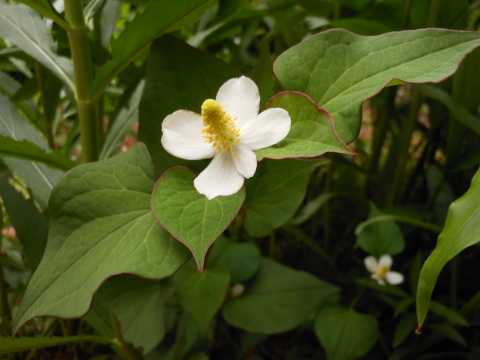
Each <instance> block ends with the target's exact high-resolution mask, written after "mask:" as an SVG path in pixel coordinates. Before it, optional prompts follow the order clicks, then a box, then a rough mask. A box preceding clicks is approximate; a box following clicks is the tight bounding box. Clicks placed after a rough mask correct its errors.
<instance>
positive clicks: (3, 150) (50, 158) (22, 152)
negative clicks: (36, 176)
mask: <svg viewBox="0 0 480 360" xmlns="http://www.w3.org/2000/svg"><path fill="white" fill-rule="evenodd" d="M0 157H15V158H18V159H23V160H29V161H36V162H40V163H43V164H45V165H48V166H50V167H52V168H56V169H60V170H69V169H71V168H72V167H73V166H74V165H75V163H74V162H73V161H72V160H70V159H69V158H68V157H67V156H65V155H64V154H62V153H59V152H52V153H46V152H45V151H44V150H43V149H41V148H40V147H38V145H36V144H34V143H31V142H29V141H27V140H21V141H19V140H14V139H12V138H9V137H6V136H3V135H0Z"/></svg>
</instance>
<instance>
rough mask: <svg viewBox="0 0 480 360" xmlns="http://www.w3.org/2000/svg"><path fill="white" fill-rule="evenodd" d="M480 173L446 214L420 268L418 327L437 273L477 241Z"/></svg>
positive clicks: (421, 323) (424, 313)
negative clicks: (441, 227) (430, 249)
mask: <svg viewBox="0 0 480 360" xmlns="http://www.w3.org/2000/svg"><path fill="white" fill-rule="evenodd" d="M479 202H480V170H478V171H477V173H476V174H475V176H474V177H473V179H472V184H471V186H470V188H469V189H468V191H467V192H466V193H465V194H464V195H463V196H462V197H460V198H459V199H457V200H455V201H454V202H453V203H452V205H450V208H449V210H448V213H447V219H446V221H445V226H444V228H443V231H442V232H441V234H440V235H439V237H438V242H437V246H436V247H435V249H434V250H433V252H432V253H431V254H430V256H429V257H428V259H427V260H426V261H425V264H424V265H423V268H422V271H421V272H420V279H419V280H418V290H417V318H418V327H419V328H421V327H422V326H423V322H424V321H425V317H426V316H427V311H428V307H429V303H430V298H431V296H432V292H433V288H434V287H435V283H436V282H437V278H438V275H439V274H440V271H441V270H442V268H443V267H444V266H445V264H446V263H447V262H448V261H449V260H450V259H452V258H453V257H454V256H455V255H457V254H458V253H460V252H461V251H462V250H464V249H465V248H467V247H469V246H471V245H474V244H477V243H478V242H479V241H480V211H479V209H478V204H479Z"/></svg>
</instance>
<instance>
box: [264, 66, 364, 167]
mask: <svg viewBox="0 0 480 360" xmlns="http://www.w3.org/2000/svg"><path fill="white" fill-rule="evenodd" d="M275 76H276V75H275ZM285 94H296V95H299V96H302V97H304V98H306V99H307V100H308V102H309V103H310V104H311V105H312V106H314V107H315V109H316V110H317V113H324V114H325V115H326V116H327V117H328V118H329V120H330V126H331V127H332V130H333V133H334V134H335V137H336V138H337V139H338V140H339V141H340V143H341V144H342V145H343V146H345V148H346V149H347V150H348V151H349V152H340V151H325V152H323V153H321V154H318V155H314V156H292V157H284V158H270V157H268V156H265V157H263V158H262V159H261V160H259V161H262V160H263V159H271V160H283V159H315V158H317V157H320V156H323V155H325V154H326V153H334V154H342V155H351V156H356V155H358V153H357V152H355V150H353V149H352V148H351V147H350V146H348V145H347V144H346V143H345V141H343V140H342V138H340V136H338V133H337V130H336V128H335V121H334V119H333V116H332V114H330V112H329V111H327V110H325V109H323V108H321V107H320V106H318V105H317V103H316V102H315V101H314V100H313V99H312V98H311V97H310V96H308V95H307V94H305V93H303V92H301V91H293V90H286V91H281V92H279V93H278V94H275V95H274V96H272V97H271V98H270V99H268V101H267V103H266V105H265V109H268V108H270V103H271V102H272V101H273V100H274V99H276V98H278V97H280V96H282V95H285ZM287 137H288V135H287V136H286V137H285V138H287Z"/></svg>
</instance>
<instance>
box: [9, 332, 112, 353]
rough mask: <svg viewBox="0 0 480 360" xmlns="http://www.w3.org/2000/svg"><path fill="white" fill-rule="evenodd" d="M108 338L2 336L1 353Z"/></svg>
mask: <svg viewBox="0 0 480 360" xmlns="http://www.w3.org/2000/svg"><path fill="white" fill-rule="evenodd" d="M110 341H111V340H106V339H103V338H101V337H100V336H97V335H78V336H65V337H40V336H37V337H22V338H16V339H12V338H11V337H7V338H4V337H0V354H10V353H13V352H18V351H26V350H34V349H42V348H46V347H50V346H59V345H66V344H74V343H78V342H94V343H100V344H107V343H109V342H110Z"/></svg>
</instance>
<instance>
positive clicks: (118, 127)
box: [100, 81, 145, 159]
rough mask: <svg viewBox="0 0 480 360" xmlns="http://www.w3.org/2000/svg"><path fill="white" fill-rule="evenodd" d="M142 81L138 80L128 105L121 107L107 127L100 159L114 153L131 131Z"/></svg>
mask: <svg viewBox="0 0 480 360" xmlns="http://www.w3.org/2000/svg"><path fill="white" fill-rule="evenodd" d="M144 84H145V83H144V82H143V81H142V82H140V84H138V86H137V88H136V89H135V91H134V92H133V94H132V97H131V98H130V101H129V102H128V105H127V106H126V107H125V108H123V109H122V110H121V111H120V113H119V114H118V116H117V117H116V118H115V121H114V123H113V125H112V127H111V128H110V129H109V131H108V134H107V136H106V137H105V141H104V143H103V147H102V150H101V152H100V159H107V158H109V157H110V156H112V155H115V154H116V153H117V152H118V151H119V150H120V148H121V145H122V143H123V140H124V138H125V135H127V134H128V133H129V132H130V131H132V127H133V125H134V124H135V123H136V122H137V121H138V106H139V104H140V98H141V96H142V92H143V86H144Z"/></svg>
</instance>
